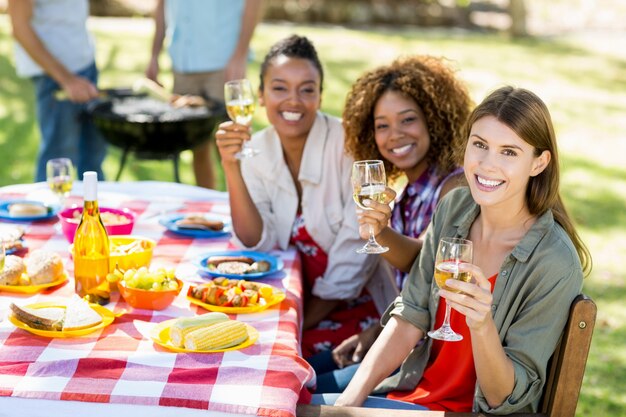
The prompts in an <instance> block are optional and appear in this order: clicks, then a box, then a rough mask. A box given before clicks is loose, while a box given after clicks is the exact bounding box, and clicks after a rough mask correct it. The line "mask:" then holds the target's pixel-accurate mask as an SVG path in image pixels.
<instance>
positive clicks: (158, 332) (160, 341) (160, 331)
mask: <svg viewBox="0 0 626 417" xmlns="http://www.w3.org/2000/svg"><path fill="white" fill-rule="evenodd" d="M175 321H176V319H171V320H166V321H164V322H161V323H159V324H157V325H156V326H154V328H153V329H152V331H151V332H150V338H151V339H152V341H153V342H154V343H156V344H157V345H159V346H163V347H164V348H166V349H168V350H171V351H173V352H187V353H217V352H228V351H229V350H239V349H243V348H247V347H248V346H252V345H253V344H254V342H256V341H257V339H258V338H259V331H258V330H257V329H255V328H254V327H252V326H250V325H249V324H248V323H244V324H245V325H246V330H247V331H248V338H247V339H246V340H245V341H243V342H242V343H240V344H238V345H236V346H231V347H229V348H226V349H215V350H191V349H185V348H180V347H177V346H174V345H173V344H172V342H171V341H170V327H172V324H174V322H175Z"/></svg>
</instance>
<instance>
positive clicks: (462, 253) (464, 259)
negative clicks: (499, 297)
mask: <svg viewBox="0 0 626 417" xmlns="http://www.w3.org/2000/svg"><path fill="white" fill-rule="evenodd" d="M471 262H472V242H471V241H470V240H467V239H459V238H452V237H444V238H442V239H441V240H440V241H439V246H438V248H437V255H436V257H435V282H436V283H437V286H438V287H439V288H443V289H445V290H447V291H453V292H460V291H458V290H453V289H452V288H450V287H446V280H448V279H456V280H459V281H464V282H470V281H471V279H472V274H471V273H469V272H465V271H460V270H459V266H460V265H461V264H463V263H471ZM450 313H451V309H450V304H448V303H446V315H445V317H444V319H443V323H442V325H441V327H440V328H438V329H437V330H431V331H430V332H428V336H430V337H432V338H433V339H438V340H446V341H449V342H458V341H459V340H463V336H461V335H460V334H458V333H456V332H455V331H454V330H452V327H450Z"/></svg>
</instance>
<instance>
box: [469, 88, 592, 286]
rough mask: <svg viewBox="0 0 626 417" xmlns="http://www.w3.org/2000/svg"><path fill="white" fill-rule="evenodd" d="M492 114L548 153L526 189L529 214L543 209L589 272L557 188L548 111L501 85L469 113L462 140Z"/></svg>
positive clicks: (586, 256) (525, 94) (537, 150)
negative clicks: (550, 214)
mask: <svg viewBox="0 0 626 417" xmlns="http://www.w3.org/2000/svg"><path fill="white" fill-rule="evenodd" d="M486 116H493V117H495V118H497V119H498V120H499V121H500V122H502V123H504V124H505V125H507V126H508V127H509V128H510V129H511V130H513V131H514V132H515V133H516V134H517V135H518V136H519V137H520V138H522V139H523V140H524V141H525V142H526V143H528V144H529V145H532V146H533V147H534V148H535V156H539V155H540V154H541V153H542V152H543V151H546V150H547V151H548V152H550V154H551V160H550V163H549V164H548V166H547V167H546V168H545V169H544V170H543V172H541V173H540V174H539V175H537V176H535V177H531V178H530V180H529V182H528V188H527V189H526V204H527V206H528V210H529V211H530V214H532V215H535V216H539V215H541V214H543V213H544V212H545V211H546V210H552V215H553V216H554V219H555V220H556V222H557V223H558V224H560V225H561V227H563V229H564V230H565V232H566V233H567V234H568V235H569V237H570V239H571V240H572V243H573V244H574V247H575V248H576V252H578V257H579V258H580V263H581V265H582V268H583V271H584V272H585V275H588V274H589V272H591V265H592V261H591V254H590V253H589V250H588V249H587V247H586V246H585V244H584V243H583V241H582V240H581V238H580V236H579V235H578V233H577V232H576V229H575V227H574V223H573V222H572V220H571V218H570V216H569V215H568V213H567V210H566V209H565V206H564V205H563V200H562V199H561V193H560V191H559V183H560V174H559V155H558V152H557V145H556V135H555V134H554V127H553V126H552V119H551V117H550V112H549V111H548V108H547V106H546V105H545V104H544V102H543V101H542V100H541V99H540V98H539V97H538V96H537V95H536V94H534V93H533V92H531V91H528V90H525V89H523V88H513V87H510V86H506V87H502V88H499V89H497V90H496V91H494V92H492V93H491V94H489V96H487V98H485V99H484V100H483V102H482V103H480V104H479V105H478V106H477V107H476V108H475V109H474V111H473V112H472V113H471V114H470V116H469V118H468V120H467V123H466V125H465V135H464V137H465V141H466V142H467V139H468V138H469V133H470V130H471V127H472V125H473V124H474V123H475V122H476V121H477V120H479V119H482V118H483V117H486ZM464 149H465V146H463V147H460V148H458V151H459V155H458V160H462V155H460V153H462V152H463V150H464Z"/></svg>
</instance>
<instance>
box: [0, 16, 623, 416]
mask: <svg viewBox="0 0 626 417" xmlns="http://www.w3.org/2000/svg"><path fill="white" fill-rule="evenodd" d="M90 27H91V29H92V30H93V31H94V33H95V35H96V38H97V45H98V63H99V66H100V68H101V71H102V74H101V83H100V84H101V86H102V87H123V86H129V85H131V84H132V82H133V81H134V80H135V79H137V77H140V76H141V75H142V73H143V70H144V68H145V65H146V63H147V60H148V54H149V45H150V38H151V30H152V27H151V24H150V22H149V21H147V20H142V19H138V20H125V21H124V23H121V21H120V20H115V19H93V20H92V21H91V22H90ZM295 32H297V33H300V34H305V35H306V36H308V37H310V38H311V39H312V40H313V41H314V42H315V44H316V46H317V48H318V51H319V54H320V56H321V59H322V61H323V63H324V65H325V71H326V80H325V85H324V97H323V109H324V110H325V111H327V112H329V113H332V114H335V115H340V114H341V109H342V106H343V103H344V99H345V94H346V92H347V90H348V89H349V87H350V85H351V83H352V82H353V81H354V80H355V78H356V77H357V76H358V75H359V74H361V73H362V72H363V71H364V70H365V69H368V68H372V67H375V66H377V65H380V64H383V63H387V62H389V61H390V60H392V59H393V58H395V57H396V56H398V55H404V54H413V53H428V54H433V55H437V56H445V57H447V58H449V59H450V60H452V61H453V64H454V65H455V66H456V67H457V68H458V69H459V76H460V77H461V78H463V79H464V80H465V81H466V82H467V83H468V85H469V86H470V91H471V94H472V97H473V98H474V100H475V101H476V102H478V101H480V100H481V99H482V98H483V97H484V96H485V94H486V93H487V92H489V91H490V90H492V89H494V88H496V87H498V86H500V85H503V84H513V85H516V86H523V87H527V88H529V89H531V90H533V91H535V92H536V93H538V94H539V95H540V96H541V97H542V98H543V99H544V100H545V101H546V103H547V104H548V106H549V108H550V109H551V112H552V116H553V120H554V123H555V126H556V130H557V134H558V137H559V141H560V150H561V165H562V173H563V175H562V189H563V195H564V198H565V200H566V204H567V206H568V208H569V210H570V212H571V214H572V215H573V216H574V218H575V219H576V220H577V222H578V223H579V225H580V231H581V233H582V235H583V238H584V240H585V241H586V242H587V243H588V245H589V247H590V249H591V251H592V255H593V256H594V265H595V268H594V271H593V273H592V275H591V276H590V277H589V278H587V279H586V282H585V288H584V291H585V292H586V293H588V294H589V295H591V296H592V297H593V298H594V299H595V300H596V302H597V303H598V307H599V313H598V322H597V327H596V330H595V334H594V338H593V343H592V348H591V354H590V357H589V361H588V364H587V372H586V375H585V380H584V383H583V388H582V394H581V399H580V401H579V404H578V413H577V414H578V415H579V416H588V415H589V416H590V415H594V416H596V415H597V416H609V415H610V416H626V400H625V398H626V397H624V396H623V392H622V391H623V387H626V373H625V372H623V370H624V369H626V348H624V346H626V308H624V306H623V301H622V300H624V299H626V288H625V285H624V282H625V278H626V276H625V273H624V269H623V268H621V263H620V261H619V260H620V259H626V244H624V241H625V240H626V239H625V238H626V210H624V208H625V207H626V197H625V196H626V168H624V155H625V154H626V52H625V51H624V50H623V48H621V49H619V48H608V47H607V45H608V43H609V42H610V43H612V44H613V45H618V44H624V41H626V39H622V40H621V42H620V41H619V40H618V39H611V38H610V37H605V38H600V37H596V36H595V35H594V36H584V37H582V36H570V37H560V38H559V37H554V38H549V39H548V38H546V39H526V40H521V41H515V42H511V41H510V40H508V39H507V38H506V37H504V36H501V35H497V34H486V33H468V32H463V31H457V30H419V29H414V28H404V29H384V28H380V29H378V28H377V29H369V30H358V29H348V28H343V27H334V26H333V27H331V26H325V27H321V26H318V27H310V26H290V25H275V24H263V25H261V26H260V27H259V29H258V30H257V32H256V34H255V37H254V39H253V42H252V48H253V50H254V53H255V60H254V62H253V63H252V64H251V67H250V70H249V76H250V77H251V78H252V79H253V80H254V82H255V83H256V82H257V81H256V80H257V78H258V68H259V62H260V60H261V59H262V57H263V55H264V54H265V52H266V51H267V50H268V48H269V46H270V45H271V44H272V43H273V42H275V41H276V40H278V39H279V38H281V37H284V36H287V35H289V34H291V33H295ZM162 65H163V68H164V69H167V68H169V61H168V59H167V57H165V56H164V57H163V59H162ZM0 77H1V78H0V79H1V80H2V81H1V82H0V185H7V184H15V183H28V182H31V181H32V178H33V170H34V161H35V155H36V151H37V145H38V132H37V127H36V124H35V121H34V119H33V113H32V109H33V97H32V88H31V86H30V84H29V82H27V81H24V80H20V79H18V78H16V76H15V72H14V70H13V62H12V41H11V38H10V26H9V24H8V21H7V19H6V16H0ZM163 81H164V82H165V84H166V85H168V86H170V85H171V77H169V74H166V76H165V77H164V78H163ZM262 113H263V112H262V111H258V112H257V114H256V119H255V128H256V129H258V128H261V127H263V126H264V125H266V123H267V122H266V120H265V118H264V116H263V114H262ZM119 156H120V152H119V150H117V149H111V151H110V153H109V156H108V157H107V159H106V161H105V166H104V169H105V173H106V174H107V175H108V177H109V178H112V177H113V176H114V174H115V173H116V171H117V167H118V163H119ZM182 159H183V160H182V165H181V174H182V180H183V181H184V182H186V183H192V182H193V175H192V172H191V168H190V162H191V154H190V153H189V152H185V153H183V155H182ZM172 178H173V177H172V168H171V163H169V162H158V161H151V162H147V161H138V162H137V163H134V161H130V162H129V164H128V165H127V168H126V169H125V171H124V175H123V179H124V180H148V179H154V180H163V181H170V180H172ZM219 178H220V187H222V188H223V180H222V179H221V176H220V177H219ZM546 319H549V318H546Z"/></svg>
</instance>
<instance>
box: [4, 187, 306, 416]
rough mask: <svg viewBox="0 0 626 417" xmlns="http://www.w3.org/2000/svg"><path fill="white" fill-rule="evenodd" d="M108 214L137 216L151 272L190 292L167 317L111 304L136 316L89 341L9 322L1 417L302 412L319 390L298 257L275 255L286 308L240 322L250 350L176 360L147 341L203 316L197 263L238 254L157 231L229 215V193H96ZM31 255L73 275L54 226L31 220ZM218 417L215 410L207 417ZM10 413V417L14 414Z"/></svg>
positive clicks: (34, 193)
mask: <svg viewBox="0 0 626 417" xmlns="http://www.w3.org/2000/svg"><path fill="white" fill-rule="evenodd" d="M98 187H99V189H98V192H99V198H98V200H99V202H100V205H101V206H108V207H128V208H130V209H132V210H133V211H135V212H136V213H137V214H138V215H139V216H138V220H137V223H136V224H135V228H134V230H133V234H136V235H141V236H146V237H149V238H152V239H154V240H156V241H157V246H156V248H155V250H154V257H153V261H152V265H153V266H157V267H158V266H165V267H175V268H176V274H177V276H178V277H180V278H181V279H182V280H183V281H185V287H184V288H183V290H182V291H181V293H180V295H179V296H178V297H177V299H176V300H175V302H174V303H173V304H172V305H171V306H170V307H168V308H167V309H165V310H162V311H150V310H138V309H133V308H132V307H130V306H128V305H127V304H126V303H125V302H124V301H123V299H119V297H118V295H116V294H114V295H113V296H112V299H111V303H109V304H108V305H107V306H106V307H107V308H109V309H111V310H112V311H114V312H120V311H123V310H124V309H127V310H128V312H127V313H126V314H124V315H123V316H121V317H119V318H117V319H116V320H115V322H114V323H113V324H112V325H110V326H109V327H107V328H105V329H102V330H99V331H97V332H95V333H92V334H90V335H88V336H84V337H81V338H72V339H48V338H43V337H40V336H35V335H32V334H30V333H28V332H26V331H24V330H21V329H16V328H15V327H14V326H13V325H12V324H11V323H10V322H9V321H8V320H6V319H3V320H2V322H0V415H11V416H20V415H24V416H27V415H28V416H45V417H53V416H67V415H89V416H108V417H109V416H112V415H114V416H116V417H121V416H138V415H150V416H161V415H163V416H165V415H173V414H175V415H176V416H183V417H184V416H207V415H214V416H233V415H264V416H280V417H282V416H284V417H292V416H294V415H295V409H296V403H297V402H298V399H299V397H300V396H303V397H306V396H307V395H308V391H307V389H306V387H307V386H310V385H312V384H313V383H314V379H315V378H314V372H313V370H312V369H311V368H310V366H309V365H308V364H307V363H306V362H305V361H304V360H303V359H302V358H301V357H300V355H299V345H298V340H299V338H300V331H301V330H300V329H301V317H302V284H301V282H302V281H301V276H300V269H301V267H300V263H299V258H298V257H297V256H296V253H295V251H293V250H288V251H285V252H275V254H276V255H279V256H280V257H281V258H282V259H283V261H284V263H285V268H284V270H283V273H281V274H279V275H278V276H277V277H273V278H268V279H266V280H264V282H267V283H270V284H272V285H274V286H277V287H279V288H282V289H284V290H285V291H286V292H287V299H286V300H285V301H284V302H282V303H281V304H280V305H278V306H274V307H271V308H270V309H268V310H266V311H264V312H261V313H255V314H240V315H237V316H236V317H234V318H236V319H237V320H240V321H244V322H247V323H250V324H251V325H252V326H254V327H255V328H257V330H259V332H260V337H259V340H258V341H257V342H256V343H255V344H254V345H253V346H251V347H248V348H246V349H243V350H238V351H231V352H225V353H211V354H196V353H193V354H186V353H181V354H177V353H173V352H169V351H167V350H165V349H163V348H161V347H159V346H157V345H155V344H154V343H152V341H151V339H150V338H149V332H150V330H151V328H152V327H153V326H154V325H155V324H156V323H159V322H161V321H164V320H167V319H170V318H174V317H179V316H183V315H193V314H195V313H203V312H205V311H204V310H203V309H202V308H200V307H197V306H193V305H190V303H189V302H188V301H187V300H186V298H185V294H186V291H187V288H188V286H189V284H190V283H197V282H202V281H203V280H202V278H201V277H200V276H199V275H198V274H197V272H196V268H195V267H194V265H193V263H192V260H193V259H194V258H196V257H198V256H200V255H201V254H202V253H206V252H209V251H213V250H224V249H229V248H233V246H232V245H231V244H230V243H229V239H228V237H225V238H218V239H191V238H182V237H179V236H175V235H173V234H171V233H169V232H167V231H166V230H165V228H164V227H163V226H161V225H160V224H159V223H158V219H159V217H160V216H161V215H163V214H166V213H170V212H173V211H207V212H212V213H221V214H224V215H228V213H229V209H228V199H227V195H226V194H225V193H220V192H216V191H212V190H206V189H202V188H197V187H193V186H188V185H183V184H174V183H162V182H129V183H114V182H113V183H107V182H101V183H99V185H98ZM81 195H82V184H81V183H77V184H75V186H74V190H73V195H72V196H70V199H69V200H68V203H66V204H72V203H75V204H82V197H80V196H81ZM10 198H26V199H37V200H49V199H52V198H54V197H53V196H52V194H51V193H50V192H49V191H48V190H47V188H46V185H45V184H44V183H37V184H29V185H17V186H8V187H2V188H0V199H2V200H6V199H10ZM24 226H25V228H26V244H27V246H28V248H29V250H33V249H37V248H45V249H47V250H53V251H56V252H58V253H59V254H61V256H62V257H63V258H64V260H65V261H66V263H65V264H66V269H67V270H68V272H69V274H70V276H73V264H72V262H71V261H70V259H69V253H68V245H69V244H68V242H67V241H66V240H65V237H64V236H63V234H62V233H61V230H60V225H59V224H58V222H56V221H55V220H51V221H44V222H38V223H28V224H25V225H24ZM73 289H74V285H73V280H70V281H69V282H68V283H67V284H66V285H64V286H61V287H60V288H55V289H53V290H49V291H46V292H43V293H40V294H36V295H32V296H24V295H17V294H12V293H0V314H1V317H3V318H5V317H6V314H7V311H8V306H9V304H10V303H11V302H16V303H21V304H22V305H23V304H30V303H35V302H40V301H50V300H54V299H55V298H58V297H69V296H71V295H72V294H73ZM207 410H208V412H207ZM4 413H8V414H4Z"/></svg>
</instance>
